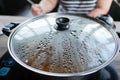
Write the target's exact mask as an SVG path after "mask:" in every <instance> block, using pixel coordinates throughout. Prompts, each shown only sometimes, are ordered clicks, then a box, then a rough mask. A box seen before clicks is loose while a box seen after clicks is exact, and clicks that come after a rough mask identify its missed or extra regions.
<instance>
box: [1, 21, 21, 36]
mask: <svg viewBox="0 0 120 80" xmlns="http://www.w3.org/2000/svg"><path fill="white" fill-rule="evenodd" d="M19 24H20V23H13V22H11V23H9V24H8V25H6V26H5V27H4V28H3V29H2V32H3V33H4V34H5V35H6V36H9V35H10V33H11V30H12V29H14V28H15V27H16V26H18V25H19Z"/></svg>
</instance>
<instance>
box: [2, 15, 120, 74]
mask: <svg viewBox="0 0 120 80" xmlns="http://www.w3.org/2000/svg"><path fill="white" fill-rule="evenodd" d="M29 18H30V17H29ZM27 19H28V17H21V16H5V15H0V23H2V24H3V25H7V24H8V23H10V22H14V23H15V22H16V23H20V22H24V21H25V20H27ZM115 25H116V31H117V32H120V22H119V21H117V22H116V21H115ZM7 40H8V37H7V36H5V35H2V36H0V57H2V55H3V54H4V53H5V51H6V50H7ZM113 63H114V65H115V68H116V69H117V71H118V73H119V76H120V53H118V55H117V57H116V58H115V60H114V61H113Z"/></svg>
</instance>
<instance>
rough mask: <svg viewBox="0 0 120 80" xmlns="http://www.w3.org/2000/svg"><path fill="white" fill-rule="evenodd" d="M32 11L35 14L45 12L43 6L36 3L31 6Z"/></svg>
mask: <svg viewBox="0 0 120 80" xmlns="http://www.w3.org/2000/svg"><path fill="white" fill-rule="evenodd" d="M31 12H32V14H33V15H35V16H37V15H43V14H45V13H44V11H43V9H42V8H41V6H40V5H38V4H34V5H32V6H31Z"/></svg>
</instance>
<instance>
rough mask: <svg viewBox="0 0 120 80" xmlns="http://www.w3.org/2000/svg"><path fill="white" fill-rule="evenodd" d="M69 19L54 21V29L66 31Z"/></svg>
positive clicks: (60, 18) (61, 18)
mask: <svg viewBox="0 0 120 80" xmlns="http://www.w3.org/2000/svg"><path fill="white" fill-rule="evenodd" d="M69 21H70V20H69V19H68V18H66V17H59V18H57V19H56V24H57V26H56V29H57V30H61V31H62V30H67V29H68V28H69V26H68V24H69Z"/></svg>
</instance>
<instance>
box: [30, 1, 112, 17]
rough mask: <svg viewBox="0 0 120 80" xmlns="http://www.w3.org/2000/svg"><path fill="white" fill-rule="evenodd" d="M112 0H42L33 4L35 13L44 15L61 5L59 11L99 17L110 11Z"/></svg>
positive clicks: (33, 12)
mask: <svg viewBox="0 0 120 80" xmlns="http://www.w3.org/2000/svg"><path fill="white" fill-rule="evenodd" d="M111 4H112V0H41V1H40V3H39V4H34V5H32V6H31V12H32V14H33V15H43V14H46V13H48V12H50V11H52V10H53V9H54V8H55V7H56V5H59V7H58V12H63V13H74V14H85V15H88V16H90V17H97V16H99V15H105V14H107V13H108V11H109V9H110V7H111Z"/></svg>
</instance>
